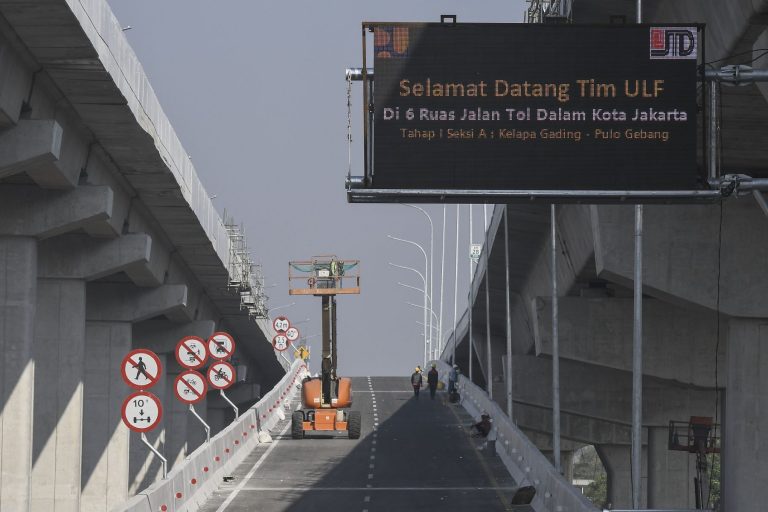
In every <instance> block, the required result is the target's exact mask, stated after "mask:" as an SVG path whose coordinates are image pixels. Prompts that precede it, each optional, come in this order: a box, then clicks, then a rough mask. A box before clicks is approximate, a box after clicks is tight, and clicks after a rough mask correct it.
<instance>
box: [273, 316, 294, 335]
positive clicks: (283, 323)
mask: <svg viewBox="0 0 768 512" xmlns="http://www.w3.org/2000/svg"><path fill="white" fill-rule="evenodd" d="M272 327H274V328H275V330H276V331H277V332H285V331H287V330H288V328H289V327H291V322H289V321H288V319H287V318H286V317H284V316H279V317H277V318H275V319H274V320H273V321H272Z"/></svg>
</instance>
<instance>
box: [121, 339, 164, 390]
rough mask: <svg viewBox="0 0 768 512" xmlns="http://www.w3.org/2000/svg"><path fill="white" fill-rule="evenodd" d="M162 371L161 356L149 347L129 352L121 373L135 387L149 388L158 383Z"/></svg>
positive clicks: (124, 359)
mask: <svg viewBox="0 0 768 512" xmlns="http://www.w3.org/2000/svg"><path fill="white" fill-rule="evenodd" d="M161 373H162V365H161V364H160V358H158V357H157V355H156V354H155V353H154V352H152V351H151V350H147V349H143V348H140V349H137V350H131V351H130V352H128V355H127V356H125V357H124V358H123V363H122V364H121V365H120V375H121V376H122V377H123V380H124V381H125V383H126V384H128V385H129V386H130V387H132V388H134V389H149V388H151V387H152V386H154V385H155V384H157V381H158V379H160V375H161Z"/></svg>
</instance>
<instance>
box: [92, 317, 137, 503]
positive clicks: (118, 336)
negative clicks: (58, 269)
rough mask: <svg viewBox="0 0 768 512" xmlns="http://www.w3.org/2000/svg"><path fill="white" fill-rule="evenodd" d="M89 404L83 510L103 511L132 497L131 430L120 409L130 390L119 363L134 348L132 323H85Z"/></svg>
mask: <svg viewBox="0 0 768 512" xmlns="http://www.w3.org/2000/svg"><path fill="white" fill-rule="evenodd" d="M85 350H86V353H87V354H88V356H87V357H88V365H86V368H85V392H84V393H85V404H84V407H83V416H84V423H83V439H84V443H83V468H82V477H81V481H82V489H83V491H82V497H81V501H80V510H81V512H101V511H104V510H112V508H113V507H115V506H116V505H118V504H120V503H122V502H123V501H125V500H126V499H127V498H128V445H129V441H130V430H128V427H126V426H125V425H124V424H123V422H122V419H121V417H120V407H121V406H122V403H123V400H124V399H125V397H126V396H127V395H128V393H129V392H130V391H131V389H130V388H129V387H128V386H126V385H125V384H124V383H123V381H122V379H121V378H120V370H121V368H120V362H121V361H122V359H123V357H125V354H127V353H128V352H129V351H130V350H131V324H130V323H128V322H90V321H89V322H86V324H85Z"/></svg>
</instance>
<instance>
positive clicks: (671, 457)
mask: <svg viewBox="0 0 768 512" xmlns="http://www.w3.org/2000/svg"><path fill="white" fill-rule="evenodd" d="M694 476H696V458H695V456H694V455H690V454H688V452H681V451H672V450H669V430H668V429H666V428H657V427H649V428H648V507H649V508H695V506H696V501H695V497H694V488H693V477H694Z"/></svg>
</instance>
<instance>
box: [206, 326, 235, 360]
mask: <svg viewBox="0 0 768 512" xmlns="http://www.w3.org/2000/svg"><path fill="white" fill-rule="evenodd" d="M208 353H209V354H211V357H212V358H213V359H218V360H222V359H229V358H230V357H232V354H234V353H235V339H234V338H233V337H232V335H231V334H229V333H228V332H215V333H213V334H211V337H210V338H208Z"/></svg>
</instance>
